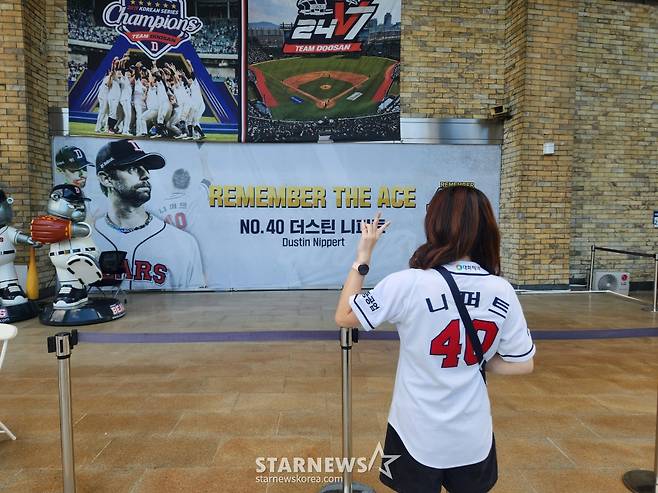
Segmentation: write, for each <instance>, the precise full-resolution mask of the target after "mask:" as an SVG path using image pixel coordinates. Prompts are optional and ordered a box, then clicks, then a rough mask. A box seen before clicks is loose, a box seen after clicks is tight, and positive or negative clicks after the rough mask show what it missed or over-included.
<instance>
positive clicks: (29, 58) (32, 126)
mask: <svg viewBox="0 0 658 493" xmlns="http://www.w3.org/2000/svg"><path fill="white" fill-rule="evenodd" d="M0 33H2V34H1V35H0V38H1V42H0V170H1V171H2V173H1V174H0V186H2V187H3V188H4V189H5V190H6V191H8V192H9V193H10V194H11V196H12V197H13V198H14V200H15V202H14V206H13V208H14V214H15V218H14V225H15V226H16V227H18V228H20V229H22V230H24V231H28V230H29V222H30V219H31V218H32V217H34V216H36V215H38V214H41V213H43V211H44V210H45V203H46V199H47V194H48V191H49V189H50V186H51V183H52V177H51V171H50V144H49V138H48V91H47V85H48V83H47V81H48V72H47V70H45V68H44V67H45V66H46V63H45V60H46V52H45V50H46V46H47V44H46V9H45V5H44V4H43V2H40V1H38V0H23V1H18V0H7V1H4V2H2V3H1V4H0ZM27 253H28V250H27V248H19V251H18V258H17V263H19V264H20V263H22V264H25V263H27ZM37 255H38V263H39V273H40V279H41V281H42V284H45V283H46V282H47V281H48V280H49V279H50V276H51V275H52V272H53V271H52V267H51V264H50V262H49V260H48V256H47V253H46V252H44V251H38V254H37Z"/></svg>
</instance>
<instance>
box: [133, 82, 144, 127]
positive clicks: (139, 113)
mask: <svg viewBox="0 0 658 493" xmlns="http://www.w3.org/2000/svg"><path fill="white" fill-rule="evenodd" d="M145 93H146V90H145V88H144V83H143V82H142V80H141V79H135V88H134V89H133V104H134V106H135V135H146V133H147V129H146V122H144V119H143V114H144V110H145V109H146V99H145V97H146V94H145Z"/></svg>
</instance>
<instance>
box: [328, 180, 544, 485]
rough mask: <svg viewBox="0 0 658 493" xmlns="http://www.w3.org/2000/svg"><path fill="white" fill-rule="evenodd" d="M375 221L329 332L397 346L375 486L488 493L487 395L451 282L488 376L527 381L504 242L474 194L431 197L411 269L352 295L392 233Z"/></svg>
mask: <svg viewBox="0 0 658 493" xmlns="http://www.w3.org/2000/svg"><path fill="white" fill-rule="evenodd" d="M379 217H380V216H379V214H377V216H376V217H375V220H374V221H373V222H372V223H370V224H362V226H361V228H362V236H361V239H360V242H359V246H358V248H357V256H356V262H355V264H354V265H353V266H352V270H351V271H350V273H349V275H348V277H347V280H346V281H345V284H344V287H343V291H342V293H341V296H340V300H339V302H338V307H337V309H336V323H337V324H339V325H340V326H343V327H354V326H356V325H358V324H360V325H361V326H362V327H363V328H364V329H365V330H373V329H374V328H376V327H377V326H379V325H380V324H382V323H384V322H390V323H393V324H395V326H396V327H397V330H398V334H399V336H400V356H399V362H398V368H397V375H396V379H395V388H394V391H393V399H392V402H391V408H390V412H389V417H388V422H389V426H388V431H387V435H386V444H385V446H384V454H385V455H386V456H387V457H389V459H388V460H387V462H386V463H385V464H383V469H382V470H385V471H386V473H384V472H383V473H382V474H381V475H380V479H381V481H382V482H383V483H384V484H386V485H387V486H389V487H390V488H392V489H394V490H395V491H398V492H403V493H407V492H433V493H437V492H440V491H441V487H442V486H444V487H445V488H446V489H447V490H448V491H452V492H469V493H470V492H473V493H483V492H486V491H489V490H490V489H491V488H492V487H493V485H494V484H495V483H496V480H497V477H498V469H497V461H496V448H495V442H494V440H493V428H492V420H491V410H490V404H489V398H488V395H487V387H486V384H485V381H484V378H483V375H484V373H483V374H482V375H481V374H480V371H479V369H480V366H479V364H478V357H477V356H476V354H477V353H476V351H475V350H474V349H473V347H474V346H473V344H472V343H471V339H470V338H469V336H468V334H467V333H466V329H465V327H466V324H465V323H464V319H463V318H462V317H461V316H460V312H459V308H458V304H457V303H456V302H455V298H454V297H453V295H452V291H451V289H450V287H449V284H448V279H452V280H454V282H455V283H456V288H455V291H459V293H460V296H459V297H461V299H462V301H463V305H465V307H464V311H465V312H467V313H468V315H470V317H469V318H470V319H471V320H472V323H473V327H474V329H475V331H477V333H478V336H479V339H480V341H481V346H482V352H483V354H484V360H486V361H487V364H486V369H487V370H488V371H489V372H492V373H500V374H521V373H529V372H531V371H532V368H533V363H532V359H533V356H534V354H535V347H534V344H533V342H532V338H531V336H530V332H529V331H528V326H527V324H526V321H525V318H524V316H523V312H522V310H521V305H520V303H519V300H518V298H517V297H516V294H515V292H514V289H513V288H512V286H511V285H510V284H509V283H508V282H507V281H505V280H504V279H503V278H502V277H499V273H500V253H499V252H500V235H499V232H498V226H497V225H496V220H495V218H494V215H493V211H492V209H491V205H490V204H489V201H488V200H487V198H486V197H485V195H484V194H483V193H482V192H480V191H479V190H476V189H475V188H470V187H463V186H461V187H449V188H445V189H440V190H438V191H437V192H436V194H435V195H434V197H433V198H432V200H431V202H430V204H429V205H428V210H427V214H426V216H425V232H426V237H427V242H426V243H425V244H423V245H421V246H420V247H419V248H418V249H417V250H416V252H415V253H414V254H413V256H412V257H411V259H410V261H409V265H410V267H411V268H410V269H407V270H403V271H400V272H396V273H394V274H391V275H389V276H387V277H385V278H384V279H383V280H382V281H381V282H379V283H378V284H377V285H376V286H375V287H374V288H373V289H372V290H371V291H369V292H365V293H360V291H361V287H362V285H363V279H364V276H365V275H366V274H367V273H368V269H369V267H368V264H369V262H370V258H371V255H372V251H373V249H374V247H375V244H376V243H377V241H378V240H379V238H380V237H381V235H382V233H383V232H384V230H385V229H386V228H387V227H388V223H385V224H384V225H382V226H378V223H379ZM441 266H443V267H444V268H445V270H447V271H448V272H447V273H445V271H444V274H445V275H446V277H444V274H442V273H440V272H439V271H440V270H441V269H440V267H441ZM436 269H438V270H436ZM474 337H475V335H473V338H474ZM390 458H394V460H392V461H391V460H390Z"/></svg>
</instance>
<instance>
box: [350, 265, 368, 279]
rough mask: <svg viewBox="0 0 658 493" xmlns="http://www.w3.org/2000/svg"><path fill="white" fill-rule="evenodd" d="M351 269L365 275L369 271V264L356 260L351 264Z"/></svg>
mask: <svg viewBox="0 0 658 493" xmlns="http://www.w3.org/2000/svg"><path fill="white" fill-rule="evenodd" d="M352 269H354V270H355V271H357V272H358V273H359V274H361V275H362V276H365V275H367V274H368V272H370V266H369V265H368V264H360V263H358V262H354V263H353V264H352Z"/></svg>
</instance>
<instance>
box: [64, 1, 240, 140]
mask: <svg viewBox="0 0 658 493" xmlns="http://www.w3.org/2000/svg"><path fill="white" fill-rule="evenodd" d="M128 14H130V15H128ZM239 18H240V6H239V3H238V2H237V0H229V1H222V2H220V1H218V0H210V1H207V0H191V1H185V0H174V1H168V2H162V3H160V2H151V1H148V0H141V1H132V0H114V1H109V0H101V1H96V0H72V1H71V2H69V10H68V25H69V57H68V72H69V74H68V87H69V131H70V133H71V135H92V136H108V135H113V134H117V135H122V136H129V137H143V138H152V139H157V138H174V139H178V140H196V141H199V140H207V141H226V142H235V141H236V140H237V134H238V121H239V110H238V100H239V95H238V94H239V90H238V86H239V84H238V79H239V74H238V44H239V42H238V39H239V34H238V33H239V29H238V26H239ZM174 20H175V21H176V22H177V24H176V25H180V26H185V29H187V30H178V31H177V30H176V29H169V28H166V29H165V28H159V29H158V28H153V27H152V28H151V29H150V30H148V31H146V30H145V29H144V28H145V27H148V26H149V25H154V24H153V23H157V22H159V21H167V22H168V23H167V26H170V25H174V22H173V21H174ZM140 23H141V24H140ZM189 26H193V28H190V27H189Z"/></svg>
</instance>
